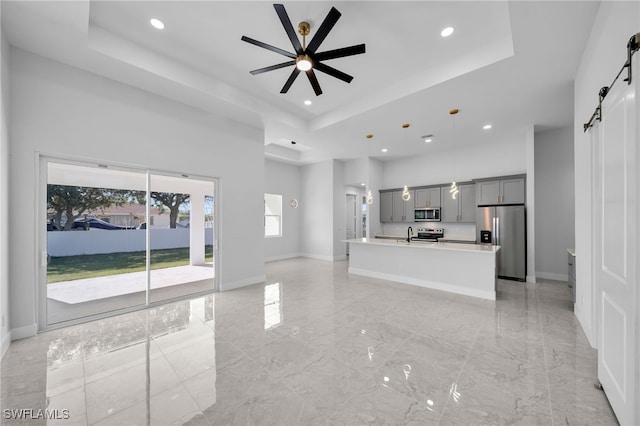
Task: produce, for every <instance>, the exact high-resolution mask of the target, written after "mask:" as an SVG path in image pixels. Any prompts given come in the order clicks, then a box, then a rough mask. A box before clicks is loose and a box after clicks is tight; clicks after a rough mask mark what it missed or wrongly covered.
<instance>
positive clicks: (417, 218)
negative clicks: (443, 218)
mask: <svg viewBox="0 0 640 426" xmlns="http://www.w3.org/2000/svg"><path fill="white" fill-rule="evenodd" d="M413 212H414V213H413V220H414V222H440V207H421V208H419V209H415V210H414V211H413Z"/></svg>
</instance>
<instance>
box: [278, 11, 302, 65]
mask: <svg viewBox="0 0 640 426" xmlns="http://www.w3.org/2000/svg"><path fill="white" fill-rule="evenodd" d="M273 7H274V9H275V10H276V13H277V14H278V18H280V22H281V23H282V26H283V27H284V30H285V32H286V33H287V36H289V40H291V45H292V46H293V50H295V51H296V52H297V53H298V55H299V54H301V53H302V45H301V44H300V40H299V39H298V36H297V34H296V31H295V29H294V28H293V25H291V20H290V19H289V15H288V14H287V11H286V10H285V8H284V5H282V4H274V5H273Z"/></svg>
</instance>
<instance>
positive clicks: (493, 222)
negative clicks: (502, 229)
mask: <svg viewBox="0 0 640 426" xmlns="http://www.w3.org/2000/svg"><path fill="white" fill-rule="evenodd" d="M496 241H497V235H496V218H495V216H494V217H492V218H491V244H493V245H494V246H495V245H496V244H497V243H496Z"/></svg>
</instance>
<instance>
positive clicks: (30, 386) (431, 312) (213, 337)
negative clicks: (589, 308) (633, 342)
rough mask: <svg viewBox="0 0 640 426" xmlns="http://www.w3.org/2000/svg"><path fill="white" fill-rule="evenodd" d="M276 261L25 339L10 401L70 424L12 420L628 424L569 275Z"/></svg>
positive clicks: (6, 392)
mask: <svg viewBox="0 0 640 426" xmlns="http://www.w3.org/2000/svg"><path fill="white" fill-rule="evenodd" d="M266 270H267V277H268V278H267V282H265V283H263V284H258V285H254V286H249V287H245V288H241V289H237V290H233V291H228V292H222V293H216V294H215V295H210V296H206V297H201V298H196V299H193V300H185V301H180V302H175V303H169V304H166V305H162V306H157V307H154V308H151V309H146V310H142V311H138V312H133V313H129V314H125V315H120V316H117V317H113V318H108V319H104V320H99V321H94V322H90V323H86V324H82V325H77V326H73V327H68V328H64V329H59V330H54V331H50V332H46V333H42V334H40V335H38V336H36V337H34V338H30V339H24V340H20V341H16V342H13V343H12V345H11V347H10V348H9V350H8V352H7V354H6V355H5V356H4V358H3V359H2V367H1V371H0V373H1V374H0V379H1V380H0V388H1V390H2V395H1V402H2V408H3V410H4V409H9V412H10V413H11V410H13V409H15V410H20V409H25V410H26V409H33V410H49V411H46V413H53V414H56V415H58V417H60V416H61V415H62V414H64V413H65V412H68V416H69V418H68V419H61V418H52V419H49V420H47V419H45V418H39V419H36V420H34V419H30V420H31V421H29V422H25V421H24V420H15V419H12V418H6V417H5V418H2V419H0V422H1V423H2V424H20V425H25V424H29V425H31V424H38V425H40V424H42V425H44V424H51V425H53V424H64V425H66V426H69V425H86V426H88V425H91V426H93V425H99V426H105V425H169V424H177V425H218V424H224V425H233V424H242V425H246V424H260V425H261V424H277V425H312V424H319V425H329V424H372V423H373V424H424V425H431V424H478V423H482V424H507V423H509V424H560V423H562V424H587V423H592V424H603V425H606V424H615V418H614V416H613V414H612V412H611V410H610V408H609V407H608V405H607V402H606V398H605V397H604V395H603V394H602V392H600V391H598V390H596V389H594V388H593V386H592V382H593V381H594V380H595V376H596V371H595V362H596V352H595V351H594V350H593V349H591V348H590V346H589V343H588V341H587V340H586V338H585V336H584V334H583V333H582V331H581V328H580V326H579V324H578V323H577V321H576V319H575V315H574V314H573V312H572V311H571V309H570V305H569V304H568V300H569V297H570V295H569V294H568V290H567V287H566V285H561V284H562V283H554V282H542V283H538V284H522V283H512V282H502V281H501V282H499V283H498V300H497V301H495V302H491V301H486V300H480V299H475V298H471V297H465V296H458V295H452V294H448V293H445V292H439V291H434V290H428V289H423V288H417V287H412V286H408V285H401V284H397V283H392V282H388V281H383V280H377V279H371V278H364V277H355V276H350V275H349V274H348V273H347V263H346V262H323V261H317V260H311V259H293V260H288V261H282V262H273V263H269V264H267V265H266ZM285 299H286V300H285ZM65 410H67V411H65ZM3 413H4V411H3Z"/></svg>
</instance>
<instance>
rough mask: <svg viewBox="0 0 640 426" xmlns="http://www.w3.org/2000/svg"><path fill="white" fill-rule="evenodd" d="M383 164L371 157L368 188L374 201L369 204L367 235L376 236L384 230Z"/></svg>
mask: <svg viewBox="0 0 640 426" xmlns="http://www.w3.org/2000/svg"><path fill="white" fill-rule="evenodd" d="M383 169H384V167H383V165H382V163H381V162H380V161H378V160H374V159H373V158H369V177H368V179H367V181H366V183H367V188H366V190H367V191H369V190H371V193H372V194H373V203H372V204H369V205H368V206H367V236H368V237H369V238H372V237H374V236H375V235H376V234H379V233H381V232H382V224H381V223H380V192H379V191H380V190H381V189H384V187H383V186H382V185H383Z"/></svg>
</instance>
